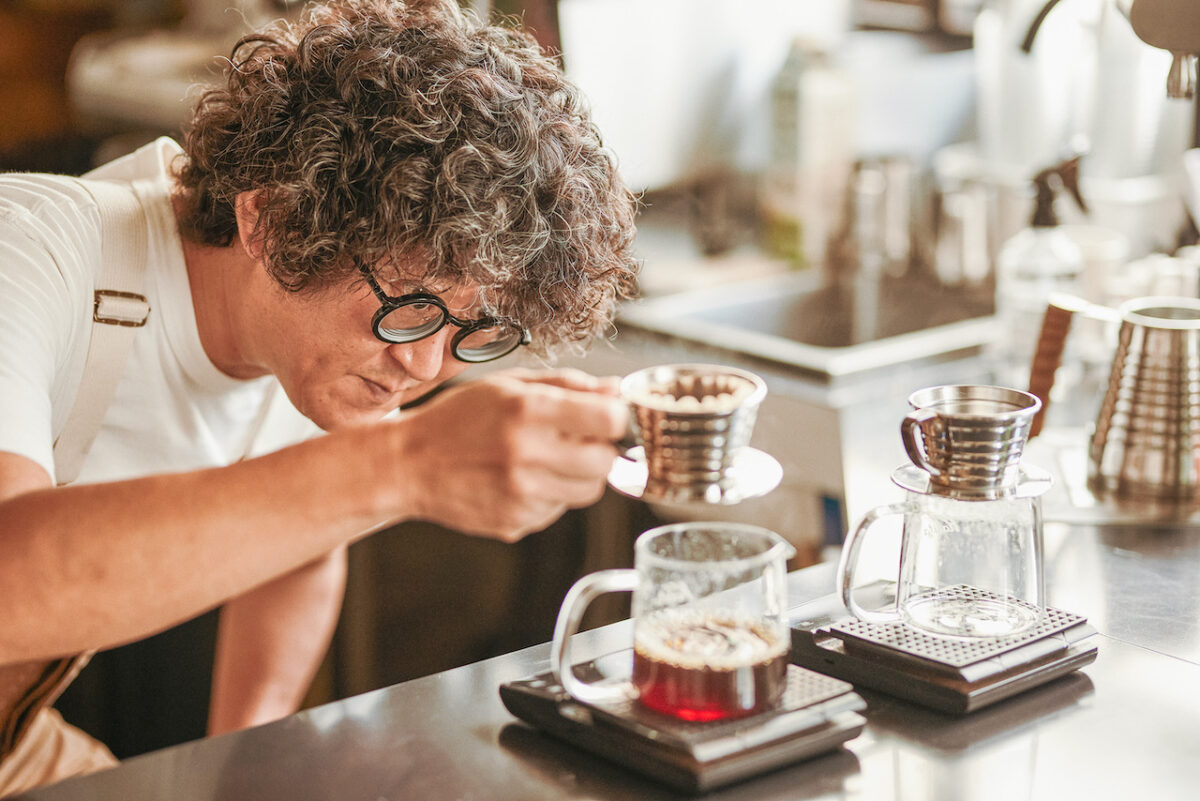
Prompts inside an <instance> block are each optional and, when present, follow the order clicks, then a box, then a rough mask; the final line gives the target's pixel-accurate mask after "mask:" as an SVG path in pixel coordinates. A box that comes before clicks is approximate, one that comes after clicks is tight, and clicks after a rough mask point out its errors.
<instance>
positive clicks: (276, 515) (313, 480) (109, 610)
mask: <svg viewBox="0 0 1200 801" xmlns="http://www.w3.org/2000/svg"><path fill="white" fill-rule="evenodd" d="M363 436H365V432H355V433H350V434H349V435H344V436H334V435H331V436H328V437H322V438H320V439H318V440H313V441H311V442H307V443H303V444H301V445H298V446H295V447H293V448H287V449H284V450H283V451H279V452H277V453H274V454H269V455H267V456H264V457H261V458H259V459H253V460H249V461H246V462H243V463H240V464H236V465H231V466H230V467H226V468H220V469H213V470H205V471H199V472H194V473H180V474H172V475H163V476H154V477H149V478H144V479H135V480H131V481H122V482H114V483H108V484H96V485H84V486H72V487H64V488H61V489H46V490H41V491H35V492H28V493H25V494H22V495H18V496H17V497H14V498H10V499H9V500H7V501H5V502H4V503H2V504H0V586H3V587H4V588H5V591H4V593H2V594H0V615H3V619H4V620H5V621H6V622H5V625H4V627H3V630H0V664H3V663H8V662H20V661H26V660H32V659H40V658H50V657H56V656H62V655H67V654H71V653H76V652H79V651H82V650H87V649H92V648H106V647H111V646H114V645H118V644H121V643H124V642H129V641H132V640H135V639H139V638H141V637H144V636H147V635H149V634H152V633H155V632H157V631H161V630H163V629H165V628H168V627H169V626H171V625H174V624H176V623H179V622H181V621H183V620H186V619H188V618H190V617H192V616H194V615H196V614H198V613H200V612H201V611H203V610H205V609H211V608H213V607H215V606H217V605H219V604H221V603H223V602H224V601H226V600H227V599H229V598H231V597H233V596H235V595H238V594H240V593H241V592H243V591H244V590H245V589H246V588H247V587H255V586H258V585H260V584H263V583H264V582H266V581H269V580H270V579H272V578H274V577H276V576H279V575H281V574H283V573H286V572H288V571H290V570H294V569H296V568H298V567H300V566H301V565H304V564H306V563H308V562H311V561H313V560H315V559H318V558H320V557H322V556H324V555H325V554H327V553H329V552H330V551H332V550H333V549H335V548H337V547H338V546H340V545H342V544H345V543H346V542H349V541H351V540H353V539H355V538H356V537H358V536H361V535H362V534H365V533H367V532H368V531H369V530H371V529H372V528H375V527H377V526H378V525H379V524H381V523H382V522H384V518H383V517H382V516H381V512H380V508H379V505H378V503H377V502H376V500H377V499H375V498H372V497H371V495H370V493H371V489H370V488H371V486H372V484H373V483H377V482H372V481H371V480H369V474H370V473H372V472H374V471H375V470H378V465H371V464H369V463H366V464H364V462H367V460H368V459H369V452H367V451H365V449H364V448H363V447H362V438H363ZM114 554H118V555H119V558H114Z"/></svg>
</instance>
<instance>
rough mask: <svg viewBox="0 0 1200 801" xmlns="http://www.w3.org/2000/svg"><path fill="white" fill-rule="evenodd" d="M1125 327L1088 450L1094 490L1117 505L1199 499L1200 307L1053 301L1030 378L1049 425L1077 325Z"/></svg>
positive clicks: (1181, 302)
mask: <svg viewBox="0 0 1200 801" xmlns="http://www.w3.org/2000/svg"><path fill="white" fill-rule="evenodd" d="M1076 314H1084V315H1086V316H1088V317H1091V318H1094V319H1101V320H1108V321H1112V322H1116V323H1119V328H1118V331H1117V343H1116V350H1115V353H1114V354H1113V360H1112V369H1111V371H1110V373H1109V378H1108V386H1107V388H1106V390H1105V393H1104V400H1103V402H1102V403H1101V404H1100V411H1099V413H1098V415H1097V417H1096V423H1095V426H1094V428H1093V430H1092V433H1091V438H1090V442H1089V446H1088V488H1089V489H1091V490H1092V491H1093V492H1094V493H1096V494H1098V495H1105V496H1110V497H1114V498H1118V499H1122V498H1127V499H1144V500H1152V501H1163V502H1177V501H1189V500H1194V499H1197V498H1200V300H1198V299H1195V298H1179V297H1145V298H1135V299H1133V300H1130V301H1127V302H1125V303H1123V304H1122V305H1121V306H1120V308H1119V309H1117V310H1116V311H1114V310H1112V309H1109V308H1107V307H1104V306H1098V305H1096V304H1092V303H1088V302H1086V301H1083V300H1081V299H1078V298H1072V297H1067V296H1055V297H1053V298H1051V300H1050V303H1049V305H1048V307H1047V309H1046V315H1045V318H1044V319H1043V323H1042V330H1041V334H1040V336H1039V338H1038V347H1037V351H1036V353H1035V355H1034V360H1033V368H1032V371H1031V374H1030V379H1029V391H1030V392H1031V393H1033V394H1034V395H1037V396H1038V397H1039V398H1040V399H1041V401H1042V409H1041V412H1039V414H1038V416H1037V417H1036V418H1035V420H1034V423H1033V427H1032V429H1031V435H1033V434H1036V433H1037V432H1038V431H1039V430H1040V428H1041V425H1042V419H1043V415H1044V414H1045V412H1046V407H1047V405H1048V404H1049V402H1050V389H1051V387H1052V386H1053V384H1054V374H1055V372H1056V370H1057V368H1058V365H1059V362H1060V361H1061V359H1062V352H1063V346H1064V344H1065V342H1066V337H1067V333H1068V331H1069V329H1070V325H1071V319H1072V317H1074V316H1075V315H1076Z"/></svg>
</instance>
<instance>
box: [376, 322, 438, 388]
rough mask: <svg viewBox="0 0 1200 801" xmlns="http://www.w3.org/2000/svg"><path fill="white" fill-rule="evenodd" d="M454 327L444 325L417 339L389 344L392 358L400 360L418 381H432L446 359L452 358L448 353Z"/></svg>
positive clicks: (406, 370) (410, 374)
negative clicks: (432, 332) (429, 334)
mask: <svg viewBox="0 0 1200 801" xmlns="http://www.w3.org/2000/svg"><path fill="white" fill-rule="evenodd" d="M453 336H454V329H453V328H451V327H450V326H446V327H445V328H443V329H442V330H440V331H438V332H437V333H435V334H433V335H432V336H427V337H425V338H424V339H418V340H417V341H416V342H406V343H403V344H398V345H389V346H388V350H389V351H391V354H392V358H393V359H395V360H396V361H398V362H400V364H401V365H403V367H404V371H405V372H406V373H408V375H409V376H411V377H412V378H415V379H417V380H418V381H433V380H434V379H436V378H437V377H438V376H439V375H440V374H441V372H442V365H443V364H444V363H445V360H446V359H452V358H454V357H453V355H452V354H451V353H450V340H451V338H452V337H453Z"/></svg>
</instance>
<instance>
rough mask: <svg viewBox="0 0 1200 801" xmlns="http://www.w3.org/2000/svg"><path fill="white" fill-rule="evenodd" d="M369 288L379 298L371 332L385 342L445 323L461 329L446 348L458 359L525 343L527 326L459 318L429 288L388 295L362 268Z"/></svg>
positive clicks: (419, 335)
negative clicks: (404, 293) (426, 290)
mask: <svg viewBox="0 0 1200 801" xmlns="http://www.w3.org/2000/svg"><path fill="white" fill-rule="evenodd" d="M362 272H363V275H364V276H365V277H366V279H367V283H368V284H370V285H371V291H372V292H374V293H375V297H376V298H378V299H379V304H380V306H379V311H377V312H375V317H374V318H373V319H372V321H371V326H372V328H373V330H374V331H375V336H376V337H377V338H378V339H381V340H383V341H384V342H387V343H389V344H394V345H402V344H406V343H408V342H416V341H418V340H421V339H424V338H425V337H428V336H433V335H434V334H436V333H437V332H438V331H440V330H441V329H442V328H443V327H444V326H445V325H446V324H447V323H452V324H453V325H456V326H458V327H459V328H460V329H461V330H460V331H458V333H456V334H455V335H454V338H453V339H452V340H450V352H451V353H452V354H453V355H454V358H456V359H458V360H459V361H462V362H471V363H476V362H488V361H491V360H492V359H499V358H500V357H501V356H507V355H508V354H510V353H512V352H513V351H514V350H516V349H517V348H519V347H520V346H522V345H528V344H529V342H530V335H529V331H528V329H526V328H524V327H522V326H520V325H517V324H516V323H514V322H512V321H511V320H505V319H504V318H502V317H480V318H479V319H477V320H463V319H461V318H458V317H455V316H454V315H453V314H451V313H450V309H449V308H447V306H446V302H445V301H444V300H442V299H441V298H439V297H438V296H437V295H434V294H431V293H429V292H412V293H409V294H406V295H400V296H399V297H392V296H391V295H388V294H387V293H386V292H384V291H383V289H382V288H381V287H380V286H379V282H378V281H376V280H375V276H374V275H372V274H371V272H370V270H367V269H365V268H364V269H363V271H362Z"/></svg>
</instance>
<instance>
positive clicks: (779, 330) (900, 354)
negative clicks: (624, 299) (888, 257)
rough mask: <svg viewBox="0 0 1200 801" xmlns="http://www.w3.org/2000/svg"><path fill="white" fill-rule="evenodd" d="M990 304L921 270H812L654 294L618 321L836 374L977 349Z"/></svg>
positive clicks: (987, 334) (989, 325) (988, 335)
mask: <svg viewBox="0 0 1200 801" xmlns="http://www.w3.org/2000/svg"><path fill="white" fill-rule="evenodd" d="M991 311H992V309H991V305H990V300H989V299H988V298H987V297H986V296H985V294H984V293H981V292H978V291H976V290H971V289H956V288H948V287H943V286H940V285H935V284H934V283H932V282H925V281H922V280H921V279H920V277H919V276H913V275H909V276H906V277H904V278H903V279H897V278H891V277H889V276H886V275H885V276H881V277H879V278H877V279H874V278H872V279H870V280H851V281H845V282H832V283H825V281H824V279H823V277H822V276H821V275H820V274H819V271H818V270H815V269H810V270H806V271H803V272H795V273H788V274H785V275H778V276H770V277H768V278H764V279H760V280H754V281H745V282H739V283H738V284H737V286H736V288H731V287H718V288H714V289H707V290H697V291H695V292H680V293H677V294H673V295H667V296H663V297H658V298H650V299H648V300H645V301H642V302H639V303H633V304H629V305H628V306H626V307H624V308H623V309H622V311H621V313H620V318H619V320H618V322H619V323H622V324H625V325H632V326H636V327H638V328H642V329H645V330H648V331H654V332H658V333H662V334H667V335H669V336H675V337H680V338H683V339H686V340H690V341H692V342H695V343H698V344H701V345H706V346H710V347H715V348H721V349H723V350H725V351H728V352H732V353H738V354H742V355H744V356H750V357H753V358H758V359H766V360H768V361H771V362H775V363H776V364H779V365H783V366H785V367H788V368H791V369H793V370H798V371H802V372H804V373H806V374H808V375H810V376H817V377H821V378H824V379H836V378H839V377H844V376H849V375H853V374H856V373H862V372H866V371H871V370H877V369H879V368H884V367H895V366H896V365H901V364H906V363H911V362H915V361H921V360H925V359H935V358H947V357H950V356H954V355H957V356H963V355H969V354H971V353H978V352H979V351H980V349H981V347H982V346H983V344H985V343H987V342H990V341H991V339H992V338H993V336H994V335H995V329H994V321H993V320H992V318H991V317H990V316H989V315H990V314H991Z"/></svg>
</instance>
